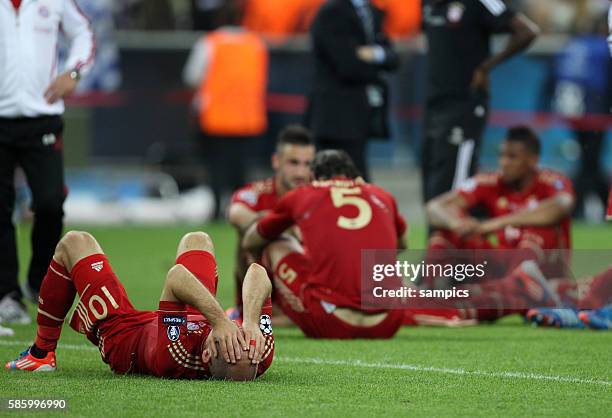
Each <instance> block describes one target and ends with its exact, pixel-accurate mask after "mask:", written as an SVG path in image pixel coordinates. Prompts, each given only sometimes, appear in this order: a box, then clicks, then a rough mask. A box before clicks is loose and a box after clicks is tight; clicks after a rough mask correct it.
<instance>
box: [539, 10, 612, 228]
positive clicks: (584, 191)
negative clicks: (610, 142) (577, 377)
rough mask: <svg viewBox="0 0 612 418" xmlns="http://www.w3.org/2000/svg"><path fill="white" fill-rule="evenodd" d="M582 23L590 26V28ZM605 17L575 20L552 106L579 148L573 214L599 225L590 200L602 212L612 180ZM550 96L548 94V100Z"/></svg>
mask: <svg viewBox="0 0 612 418" xmlns="http://www.w3.org/2000/svg"><path fill="white" fill-rule="evenodd" d="M584 22H589V23H590V24H588V25H587V24H586V23H584ZM607 31H608V25H607V19H606V14H605V13H604V12H601V13H600V14H599V16H598V17H597V18H595V19H592V20H591V19H586V18H583V19H580V18H579V17H577V19H576V25H575V35H574V36H573V37H572V38H571V39H570V40H569V42H567V44H566V45H565V46H564V47H563V49H562V50H561V51H560V52H559V53H558V55H557V56H556V58H555V60H554V62H553V68H552V71H551V80H550V89H549V90H550V91H551V93H552V97H550V94H549V95H548V97H550V99H551V107H552V110H553V111H554V112H556V113H557V114H558V115H559V116H561V117H562V118H563V120H564V121H565V122H566V123H567V124H568V126H569V127H570V128H571V130H572V131H573V134H574V137H575V138H576V141H577V142H578V144H579V146H580V159H579V167H578V169H577V172H576V174H575V175H574V185H575V189H576V211H575V213H574V215H575V216H576V217H579V218H582V217H585V216H586V215H587V213H588V212H591V213H592V215H591V216H588V218H589V219H590V220H593V221H594V220H601V219H602V216H601V212H602V211H601V210H600V211H599V213H597V214H595V213H593V211H589V210H587V207H586V202H587V197H589V196H590V195H593V196H594V197H595V198H596V199H597V200H598V201H599V202H598V205H599V206H600V207H601V208H604V207H605V205H606V201H607V195H608V186H609V184H610V182H609V176H608V175H607V174H606V173H605V170H604V168H603V162H602V154H603V146H604V140H605V136H606V130H607V129H608V127H609V125H610V121H609V119H608V117H607V113H608V112H609V109H610V106H612V65H611V64H610V57H609V50H608V45H607V42H606V34H607ZM545 97H546V95H545Z"/></svg>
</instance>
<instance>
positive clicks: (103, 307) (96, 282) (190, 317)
mask: <svg viewBox="0 0 612 418" xmlns="http://www.w3.org/2000/svg"><path fill="white" fill-rule="evenodd" d="M217 280H218V277H217V265H216V261H215V256H214V248H213V244H212V241H211V239H210V238H209V236H208V235H207V234H205V233H203V232H193V233H189V234H187V235H185V236H184V237H183V238H182V239H181V241H180V243H179V246H178V251H177V259H176V264H175V265H174V266H173V267H172V268H171V269H170V270H169V272H168V274H167V276H166V281H165V284H164V287H163V290H162V294H161V297H160V301H159V309H158V310H157V311H138V310H136V309H135V308H134V307H133V306H132V304H131V302H130V300H129V299H128V296H127V294H126V292H125V289H124V288H123V286H122V285H121V283H120V282H119V279H118V278H117V276H116V275H115V274H114V273H113V270H112V269H111V266H110V263H109V260H108V259H107V258H106V256H105V255H104V253H103V251H102V248H101V247H100V245H99V244H98V242H97V241H96V240H95V238H94V237H93V236H91V235H90V234H88V233H86V232H69V233H67V234H66V235H65V236H64V237H63V238H62V240H61V241H60V243H59V244H58V246H57V248H56V251H55V254H54V255H53V260H52V261H51V265H50V266H49V269H48V271H47V274H46V276H45V278H44V281H43V283H42V287H41V291H40V297H39V305H38V316H37V323H38V329H37V334H36V340H35V342H34V344H33V345H32V346H31V347H30V348H29V349H27V350H26V351H25V352H23V353H21V355H20V357H19V358H18V359H17V360H14V361H10V362H8V363H7V364H6V368H7V369H13V370H27V371H54V370H55V369H56V361H55V350H56V347H57V342H58V340H59V337H60V333H61V329H62V324H63V322H64V318H65V317H66V315H67V313H68V310H69V309H70V307H71V306H72V303H73V301H74V297H75V295H76V294H78V295H79V301H78V303H77V305H76V309H75V311H74V313H73V315H72V319H71V320H70V326H71V327H72V328H73V329H75V330H76V331H77V332H80V333H83V334H86V335H87V338H88V339H89V340H90V341H91V342H92V343H93V344H95V345H96V346H98V348H99V349H100V354H101V356H102V360H103V361H104V362H105V363H108V364H109V366H110V367H111V369H112V370H113V371H114V372H115V373H119V374H126V373H135V374H148V375H154V376H158V377H165V378H174V379H178V378H187V379H206V378H225V379H231V380H253V379H254V378H255V377H256V376H259V375H261V374H262V373H264V372H265V370H266V369H267V368H268V367H269V366H270V364H271V362H272V357H273V352H274V339H273V337H272V328H271V319H270V315H271V303H270V293H271V288H272V286H271V283H270V280H269V278H268V276H267V273H266V271H265V269H263V268H262V267H261V266H259V265H256V264H253V265H251V267H250V268H249V269H248V271H247V273H246V276H245V279H244V287H243V298H244V299H243V302H244V322H243V324H242V328H239V327H238V326H237V325H236V324H235V323H234V322H232V321H230V320H229V319H228V318H227V317H226V316H225V313H224V311H223V309H222V308H221V306H220V305H219V303H218V302H217V300H216V299H215V294H216V289H217Z"/></svg>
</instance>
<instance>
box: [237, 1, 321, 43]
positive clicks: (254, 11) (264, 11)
mask: <svg viewBox="0 0 612 418" xmlns="http://www.w3.org/2000/svg"><path fill="white" fill-rule="evenodd" d="M324 1H325V0H246V2H245V13H244V20H243V25H244V26H245V27H246V28H247V29H249V30H252V31H254V32H259V33H261V34H262V35H264V36H266V37H271V38H276V39H279V40H282V39H283V38H286V37H287V36H290V35H294V34H300V33H305V32H307V31H308V27H309V26H310V23H311V22H312V19H313V18H314V15H315V13H316V11H317V10H318V8H319V7H320V6H321V4H323V3H324Z"/></svg>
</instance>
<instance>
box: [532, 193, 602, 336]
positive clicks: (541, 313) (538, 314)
mask: <svg viewBox="0 0 612 418" xmlns="http://www.w3.org/2000/svg"><path fill="white" fill-rule="evenodd" d="M606 219H607V220H608V221H612V188H610V193H609V197H608V211H607V214H606ZM588 286H589V287H588V292H587V293H586V295H585V296H584V297H582V298H581V299H580V300H579V301H578V303H577V304H576V306H575V307H567V308H535V309H530V310H529V312H527V319H528V320H529V321H530V322H531V323H532V324H534V325H537V326H541V327H556V328H586V327H589V328H592V329H600V330H612V267H610V268H608V269H607V270H606V271H604V272H603V273H600V274H598V275H596V276H594V277H593V278H592V279H591V280H590V282H589V284H588Z"/></svg>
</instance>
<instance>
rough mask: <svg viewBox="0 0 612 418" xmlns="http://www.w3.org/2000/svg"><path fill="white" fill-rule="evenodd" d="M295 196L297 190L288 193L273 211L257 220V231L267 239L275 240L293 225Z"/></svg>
mask: <svg viewBox="0 0 612 418" xmlns="http://www.w3.org/2000/svg"><path fill="white" fill-rule="evenodd" d="M293 196H295V191H292V192H289V193H287V194H286V195H285V196H284V197H283V198H282V199H281V200H279V202H278V203H277V204H276V206H275V207H274V209H273V210H272V212H270V213H268V214H267V215H266V216H264V217H263V218H261V219H260V220H259V221H258V222H257V232H258V233H259V235H261V236H262V237H263V238H265V239H267V240H273V239H274V238H276V237H278V236H279V235H280V234H282V233H283V232H284V231H285V230H286V229H287V228H289V227H290V226H291V225H293V223H294V221H293V211H292V205H293V203H292V202H293Z"/></svg>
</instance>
